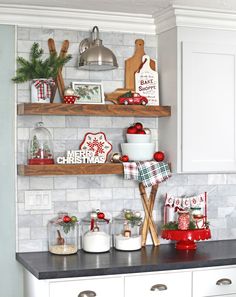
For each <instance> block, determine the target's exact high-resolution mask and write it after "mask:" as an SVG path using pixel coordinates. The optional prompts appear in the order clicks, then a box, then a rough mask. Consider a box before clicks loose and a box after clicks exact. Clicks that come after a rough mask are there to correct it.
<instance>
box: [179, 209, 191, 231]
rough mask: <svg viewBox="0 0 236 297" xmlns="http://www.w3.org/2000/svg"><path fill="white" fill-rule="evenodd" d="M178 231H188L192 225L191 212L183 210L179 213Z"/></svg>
mask: <svg viewBox="0 0 236 297" xmlns="http://www.w3.org/2000/svg"><path fill="white" fill-rule="evenodd" d="M178 215H179V217H178V229H179V230H188V228H189V224H190V214H189V211H187V210H183V211H178Z"/></svg>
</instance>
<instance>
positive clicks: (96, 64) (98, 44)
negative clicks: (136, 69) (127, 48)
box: [79, 26, 118, 71]
mask: <svg viewBox="0 0 236 297" xmlns="http://www.w3.org/2000/svg"><path fill="white" fill-rule="evenodd" d="M79 51H80V57H79V68H80V69H83V70H95V71H100V70H111V69H115V68H117V67H118V64H117V60H116V57H115V55H114V54H113V52H112V51H111V50H110V49H108V48H107V47H105V46H103V45H102V40H101V39H99V30H98V27H97V26H94V27H93V30H92V38H85V39H84V40H82V41H81V43H80V46H79Z"/></svg>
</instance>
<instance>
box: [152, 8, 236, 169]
mask: <svg viewBox="0 0 236 297" xmlns="http://www.w3.org/2000/svg"><path fill="white" fill-rule="evenodd" d="M175 12H176V25H175V26H173V23H171V24H172V27H171V28H168V30H167V29H166V30H163V31H162V32H160V34H159V35H158V66H159V74H160V104H161V105H171V110H172V112H171V117H170V118H166V119H161V120H160V121H159V149H160V150H164V151H165V152H166V155H167V158H168V161H169V162H171V165H172V171H173V172H178V173H201V172H203V173H210V172H236V90H235V87H236V30H222V29H223V28H221V29H217V28H215V29H209V28H210V27H211V25H212V24H213V20H211V19H208V15H205V17H206V18H205V19H204V21H205V23H204V24H200V23H197V20H201V21H202V20H203V18H202V19H200V17H199V16H197V17H196V19H194V17H193V14H194V11H191V12H189V11H188V12H186V11H185V13H186V14H188V13H189V14H190V13H192V15H191V17H189V18H187V17H186V18H183V15H184V13H183V12H182V18H178V11H177V10H176V11H175ZM208 14H209V18H210V13H208ZM201 16H203V14H202V15H201ZM198 17H199V18H198ZM197 18H198V19H197ZM216 18H217V16H215V19H214V22H215V23H216ZM163 19H164V18H162V19H160V24H162V27H161V28H163V23H161V20H163ZM184 21H185V25H184V26H183V22H184ZM207 21H209V22H208V23H207ZM178 22H179V23H180V24H181V25H180V26H178ZM194 22H195V23H194ZM199 22H200V21H199ZM211 22H212V24H211ZM188 23H189V27H188ZM215 23H214V24H215ZM227 24H229V23H227ZM157 25H158V22H157ZM200 25H201V28H199V27H200ZM197 26H198V28H197ZM204 26H206V28H205V27H204ZM212 26H213V25H212Z"/></svg>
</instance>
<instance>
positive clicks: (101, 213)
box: [97, 212, 105, 220]
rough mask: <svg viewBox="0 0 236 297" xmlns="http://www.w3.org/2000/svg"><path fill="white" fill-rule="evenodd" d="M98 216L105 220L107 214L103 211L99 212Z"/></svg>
mask: <svg viewBox="0 0 236 297" xmlns="http://www.w3.org/2000/svg"><path fill="white" fill-rule="evenodd" d="M97 217H98V219H100V220H103V219H104V218H105V214H104V213H103V212H98V213H97Z"/></svg>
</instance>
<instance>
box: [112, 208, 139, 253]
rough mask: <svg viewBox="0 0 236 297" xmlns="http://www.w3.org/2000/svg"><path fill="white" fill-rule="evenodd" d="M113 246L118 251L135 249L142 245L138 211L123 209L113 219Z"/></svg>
mask: <svg viewBox="0 0 236 297" xmlns="http://www.w3.org/2000/svg"><path fill="white" fill-rule="evenodd" d="M113 224H114V247H115V248H116V249H117V250H120V251H136V250H139V249H141V247H142V236H141V228H142V218H141V214H140V212H138V211H132V210H124V211H123V212H122V214H121V215H120V216H118V217H116V218H115V219H114V223H113Z"/></svg>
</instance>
